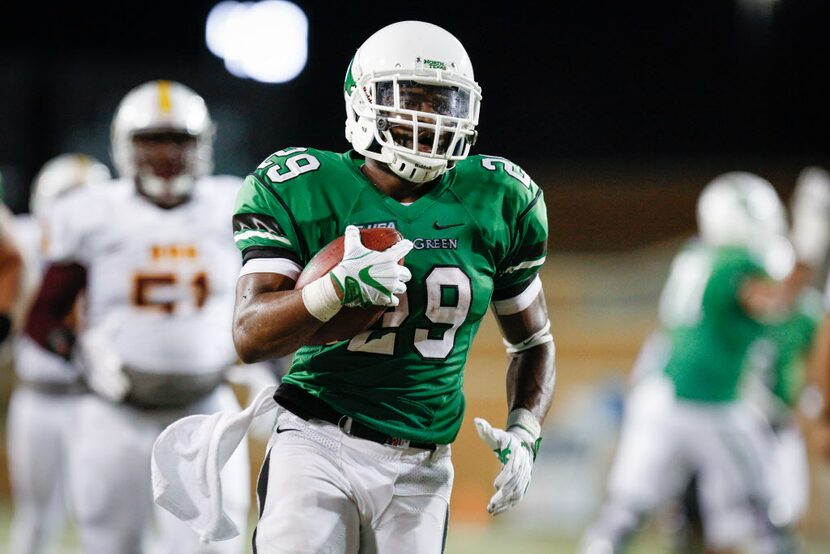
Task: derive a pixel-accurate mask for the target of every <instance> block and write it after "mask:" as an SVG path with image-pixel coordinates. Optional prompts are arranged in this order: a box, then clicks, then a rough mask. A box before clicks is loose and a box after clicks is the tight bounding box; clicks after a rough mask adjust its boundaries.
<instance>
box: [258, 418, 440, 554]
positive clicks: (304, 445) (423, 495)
mask: <svg viewBox="0 0 830 554" xmlns="http://www.w3.org/2000/svg"><path fill="white" fill-rule="evenodd" d="M280 411H281V413H280V414H279V416H278V418H277V425H276V427H275V430H274V434H273V435H272V437H271V440H270V443H269V449H268V454H267V456H266V458H265V461H264V462H263V467H262V472H261V474H260V478H259V483H258V486H257V493H258V498H259V506H260V519H259V523H258V524H257V528H256V530H255V532H254V552H255V553H256V554H276V553H280V554H283V553H292V554H294V553H308V554H357V553H360V554H370V553H388V552H394V553H395V554H439V553H440V552H442V551H443V548H444V543H445V539H446V532H447V522H448V517H449V502H450V493H451V491H452V482H453V466H452V461H451V458H450V447H449V446H446V445H442V446H438V448H437V449H436V450H435V452H430V451H427V450H421V449H415V448H400V447H395V446H388V445H382V444H378V443H375V442H372V441H368V440H364V439H359V438H355V437H352V436H350V435H347V434H345V433H343V432H342V431H341V430H340V428H339V427H338V426H337V425H333V424H330V423H326V422H322V421H320V420H311V421H306V420H303V419H301V418H299V417H297V416H295V415H294V414H292V413H291V412H289V411H287V410H284V409H280Z"/></svg>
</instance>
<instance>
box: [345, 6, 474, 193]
mask: <svg viewBox="0 0 830 554" xmlns="http://www.w3.org/2000/svg"><path fill="white" fill-rule="evenodd" d="M344 97H345V100H346V139H347V140H348V141H349V142H351V144H352V146H353V147H354V149H355V150H356V151H357V152H359V153H361V154H363V155H364V156H366V157H367V158H371V159H374V160H377V161H380V162H383V163H386V164H388V165H389V168H390V169H391V170H392V171H393V172H394V173H395V174H396V175H398V176H399V177H401V178H402V179H406V180H407V181H411V182H415V183H424V182H427V181H431V180H432V179H435V178H437V177H439V176H440V175H441V174H442V173H444V172H445V171H447V169H449V168H452V167H453V165H454V164H455V162H456V161H458V160H463V159H464V158H466V157H467V155H468V154H469V153H470V147H471V146H472V145H473V143H474V142H475V139H476V130H475V129H476V125H477V124H478V116H479V108H480V105H481V87H479V85H478V84H477V83H476V82H475V80H474V76H473V66H472V64H471V63H470V58H469V56H468V55H467V51H466V50H465V49H464V46H463V45H462V44H461V42H459V41H458V39H457V38H455V37H454V36H453V35H452V34H450V33H449V32H447V31H446V30H444V29H442V28H441V27H438V26H436V25H433V24H431V23H424V22H421V21H401V22H398V23H393V24H392V25H388V26H386V27H384V28H382V29H380V30H379V31H377V32H376V33H375V34H373V35H372V36H371V37H369V38H368V39H367V40H366V41H365V42H364V43H363V44H362V45H361V46H360V48H358V49H357V52H356V53H355V55H354V58H353V59H352V61H351V63H350V64H349V68H348V70H347V72H346V80H345V84H344ZM427 110H428V111H427Z"/></svg>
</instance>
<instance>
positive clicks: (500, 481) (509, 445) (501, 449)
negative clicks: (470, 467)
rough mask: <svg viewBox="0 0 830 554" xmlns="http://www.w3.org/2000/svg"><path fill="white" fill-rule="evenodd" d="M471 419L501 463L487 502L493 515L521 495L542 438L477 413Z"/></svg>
mask: <svg viewBox="0 0 830 554" xmlns="http://www.w3.org/2000/svg"><path fill="white" fill-rule="evenodd" d="M474 422H475V425H476V430H477V431H478V435H479V436H480V437H481V439H482V440H483V441H484V442H485V443H487V446H489V447H490V448H491V449H492V450H493V452H495V453H496V457H497V458H498V459H499V461H500V462H501V463H502V468H501V472H500V473H499V474H498V476H497V477H496V480H495V481H494V482H493V486H494V487H495V489H496V493H495V494H494V495H493V497H492V498H490V503H489V504H487V512H488V513H490V514H491V515H494V516H495V515H498V514H500V513H502V512H505V511H507V510H509V509H510V508H512V507H514V506H515V505H516V504H518V503H519V501H520V500H521V499H522V498H523V497H524V495H525V492H526V491H527V487H528V486H529V485H530V474H531V471H532V470H533V461H534V460H535V459H536V451H537V450H538V449H539V443H540V441H541V439H540V438H538V437H534V436H532V434H531V433H530V432H529V431H528V430H526V429H524V428H523V427H519V426H518V425H514V426H511V427H509V428H508V429H507V430H506V431H505V430H504V429H496V428H494V427H493V426H492V425H490V424H489V423H488V422H487V421H486V420H484V419H482V418H480V417H477V418H475V419H474Z"/></svg>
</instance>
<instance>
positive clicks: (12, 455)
mask: <svg viewBox="0 0 830 554" xmlns="http://www.w3.org/2000/svg"><path fill="white" fill-rule="evenodd" d="M79 398H80V396H79V395H77V394H47V393H43V392H39V391H37V390H34V389H32V388H30V387H27V386H25V385H17V386H16V387H15V389H14V392H13V393H12V396H11V399H10V400H9V414H8V423H7V425H8V428H7V430H8V438H7V441H8V442H7V448H6V453H7V455H8V462H9V478H10V480H11V489H12V500H13V505H14V516H13V518H12V524H11V542H10V548H9V552H10V553H11V554H39V553H41V552H46V551H48V549H49V548H50V546H52V544H53V543H54V541H55V540H56V538H57V536H58V535H59V534H60V532H61V531H62V530H63V527H64V525H65V524H66V520H67V510H66V500H65V499H66V495H65V490H64V487H65V486H66V474H65V472H66V460H67V452H66V449H67V447H69V446H71V444H72V443H71V441H70V440H69V437H70V435H69V433H71V432H74V430H75V429H74V425H73V417H74V416H73V406H74V405H75V403H76V402H77V400H78V399H79Z"/></svg>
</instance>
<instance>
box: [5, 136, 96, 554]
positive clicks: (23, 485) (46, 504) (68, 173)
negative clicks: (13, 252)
mask: <svg viewBox="0 0 830 554" xmlns="http://www.w3.org/2000/svg"><path fill="white" fill-rule="evenodd" d="M110 178H111V176H110V172H109V169H107V166H105V165H104V164H102V163H101V162H99V161H98V160H95V159H94V158H91V157H90V156H87V155H85V154H75V153H72V154H62V155H60V156H57V157H55V158H52V159H51V160H49V161H48V162H46V163H45V164H44V165H43V167H42V168H41V169H40V171H39V172H38V174H37V175H36V177H35V179H34V182H33V184H32V192H31V196H30V202H29V212H30V213H28V214H20V215H18V216H17V217H16V218H15V222H14V227H13V228H14V235H15V240H16V241H17V244H18V246H19V248H20V251H21V254H22V256H23V260H24V278H23V285H24V286H23V290H22V291H21V294H20V297H19V300H18V306H17V308H16V311H18V312H20V313H25V312H26V311H28V303H29V302H30V301H31V299H32V296H33V294H34V293H35V292H36V291H37V288H38V286H39V284H40V279H41V277H42V275H43V264H44V261H43V255H42V252H43V240H44V237H43V233H42V229H43V223H41V222H40V221H39V220H43V218H44V217H45V215H46V214H45V212H46V211H47V210H48V207H49V205H50V204H51V203H52V202H53V201H55V200H56V199H57V198H59V197H61V196H62V195H64V194H66V193H68V192H69V191H70V190H73V189H75V188H76V187H81V186H84V185H86V184H87V183H89V182H96V181H106V180H108V179H110ZM14 369H15V374H16V376H17V382H16V384H15V388H14V391H13V392H12V396H11V399H10V400H9V413H8V443H7V449H6V451H7V452H8V458H9V477H10V479H11V489H12V498H13V502H14V517H13V519H12V527H11V552H12V553H14V554H35V553H39V552H44V551H46V549H47V548H48V547H49V546H50V545H51V544H52V542H53V540H54V539H55V537H56V536H57V535H58V533H59V532H60V531H61V529H62V528H63V525H64V524H65V522H66V502H65V498H66V497H65V490H64V489H65V474H66V460H67V457H66V456H67V454H66V448H67V446H69V445H70V444H71V433H72V431H73V419H72V418H73V413H72V406H73V405H74V402H75V401H76V399H77V398H78V397H79V394H81V393H82V392H84V391H85V390H86V387H85V386H84V384H83V382H82V381H81V378H80V372H79V370H78V368H77V367H76V366H75V365H73V364H71V363H69V362H68V361H67V360H66V359H65V358H63V357H61V356H58V355H56V354H54V353H52V352H49V351H48V350H46V349H44V348H43V347H41V346H40V345H38V344H37V343H36V342H34V341H33V340H31V339H30V338H28V337H27V336H26V335H23V334H20V335H19V336H18V337H17V338H16V340H15V347H14Z"/></svg>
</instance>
